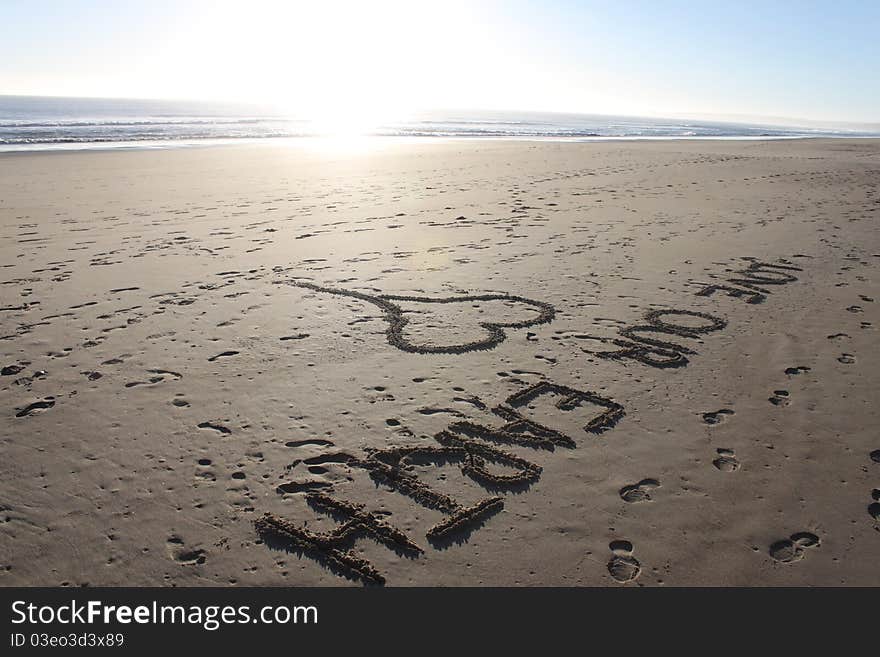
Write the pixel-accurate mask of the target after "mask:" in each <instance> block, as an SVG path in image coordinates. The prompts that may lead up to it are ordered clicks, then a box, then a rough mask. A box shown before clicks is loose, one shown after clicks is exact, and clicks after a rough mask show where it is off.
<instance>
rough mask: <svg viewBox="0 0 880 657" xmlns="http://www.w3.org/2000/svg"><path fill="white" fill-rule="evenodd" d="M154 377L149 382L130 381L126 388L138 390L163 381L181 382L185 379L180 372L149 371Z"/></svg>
mask: <svg viewBox="0 0 880 657" xmlns="http://www.w3.org/2000/svg"><path fill="white" fill-rule="evenodd" d="M147 371H148V372H149V373H150V374H151V375H152V376H150V377H149V379H148V380H147V381H130V382H128V383H126V384H125V387H126V388H136V387H137V386H152V385H156V384H157V383H162V382H163V381H169V380H170V381H179V380H180V379H182V378H183V374H181V373H180V372H172V371H171V370H161V369H153V370H147Z"/></svg>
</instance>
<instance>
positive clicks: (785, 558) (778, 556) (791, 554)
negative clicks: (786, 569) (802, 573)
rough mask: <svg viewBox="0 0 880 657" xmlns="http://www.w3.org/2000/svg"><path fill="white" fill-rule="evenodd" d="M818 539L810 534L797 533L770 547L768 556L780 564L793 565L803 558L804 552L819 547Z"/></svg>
mask: <svg viewBox="0 0 880 657" xmlns="http://www.w3.org/2000/svg"><path fill="white" fill-rule="evenodd" d="M819 544H820V541H819V537H818V536H816V535H815V534H811V533H810V532H798V533H796V534H792V535H791V536H790V537H789V538H786V539H783V540H781V541H776V542H775V543H773V544H772V545H771V546H770V556H771V557H773V558H774V559H775V560H776V561H781V562H782V563H793V562H795V561H800V560H801V559H803V558H804V550H805V549H807V548H814V547H819Z"/></svg>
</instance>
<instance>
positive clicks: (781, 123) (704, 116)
mask: <svg viewBox="0 0 880 657" xmlns="http://www.w3.org/2000/svg"><path fill="white" fill-rule="evenodd" d="M0 98H54V99H82V100H117V101H118V100H128V101H148V102H172V103H200V104H205V105H211V104H230V105H241V106H243V107H252V108H255V109H256V108H263V109H265V108H268V107H272V106H275V105H277V103H274V102H272V101H268V100H264V101H245V100H232V99H221V98H183V97H160V96H107V95H81V96H71V95H66V94H33V93H0ZM441 111H445V112H487V113H488V112H499V113H523V114H526V113H534V114H559V115H575V116H597V117H620V118H633V119H678V120H682V119H684V120H692V121H713V122H716V123H728V124H732V125H751V126H756V127H802V128H807V127H820V126H821V127H826V128H830V127H833V126H837V127H840V128H842V129H856V128H861V129H863V130H864V129H868V130H880V118H878V119H877V120H875V121H843V120H836V119H807V118H800V117H790V116H778V115H761V114H742V113H732V114H724V113H721V112H670V113H668V114H652V113H646V114H640V113H627V112H624V113H609V112H585V111H582V110H559V109H554V110H548V109H518V108H517V109H514V108H504V109H499V108H477V107H464V106H459V107H432V108H413V109H409V110H407V112H405V113H419V112H441ZM288 115H290V113H288ZM844 126H846V127H845V128H844Z"/></svg>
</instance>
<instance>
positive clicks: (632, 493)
mask: <svg viewBox="0 0 880 657" xmlns="http://www.w3.org/2000/svg"><path fill="white" fill-rule="evenodd" d="M659 487H660V482H659V481H658V480H657V479H642V480H641V481H640V482H639V483H637V484H632V485H629V486H624V487H623V488H621V489H620V498H621V499H622V500H623V501H624V502H629V503H631V504H633V503H636V502H650V501H651V491H652V490H654V489H655V488H659Z"/></svg>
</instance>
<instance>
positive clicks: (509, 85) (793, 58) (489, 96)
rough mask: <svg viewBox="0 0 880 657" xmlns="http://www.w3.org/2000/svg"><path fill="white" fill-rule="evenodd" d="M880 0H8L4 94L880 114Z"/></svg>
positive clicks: (379, 106) (402, 106)
mask: <svg viewBox="0 0 880 657" xmlns="http://www.w3.org/2000/svg"><path fill="white" fill-rule="evenodd" d="M878 44H880V1H876V0H864V1H855V0H839V1H837V2H818V1H815V2H810V1H801V2H795V1H794V0H788V1H784V0H777V1H773V0H768V1H766V2H750V1H740V2H733V1H723V0H718V1H715V2H710V1H708V0H707V1H705V2H691V1H685V0H678V1H676V0H666V1H662V2H661V1H660V0H657V1H654V2H647V1H637V0H632V1H626V0H619V1H617V2H613V1H608V2H598V1H581V2H576V1H574V0H545V1H543V2H525V1H522V0H513V1H508V2H501V1H500V0H499V1H487V2H478V1H474V2H465V1H464V0H448V1H447V2H440V1H434V2H419V1H418V0H411V1H410V2H403V1H402V0H389V1H388V2H383V1H382V0H373V2H345V1H342V0H319V1H316V2H297V1H296V0H292V1H287V2H282V1H278V2H273V1H271V0H249V1H247V2H236V1H234V0H216V1H214V2H209V1H207V0H177V1H170V0H152V1H149V2H147V1H144V2H132V1H128V0H116V1H113V2H110V1H103V0H93V1H86V0H79V1H78V0H67V1H63V2H62V1H59V0H0V93H7V94H39V95H89V96H117V97H160V98H161V97H168V98H205V99H226V100H239V101H255V102H271V103H275V104H281V105H285V106H290V107H291V108H292V109H298V108H308V109H310V110H311V111H314V112H330V111H332V108H334V107H335V108H339V107H350V106H357V107H358V108H359V109H360V110H362V111H365V112H367V111H373V112H375V113H393V112H395V111H397V110H409V109H415V108H432V107H444V108H449V107H455V108H480V109H522V110H549V111H570V112H587V113H621V114H637V115H661V116H671V115H693V116H698V115H719V116H723V117H735V116H738V115H743V116H763V117H766V116H772V117H792V118H804V119H813V120H820V121H835V122H836V121H841V122H842V121H851V122H880V82H878V78H880V75H878V72H880V45H878Z"/></svg>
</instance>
